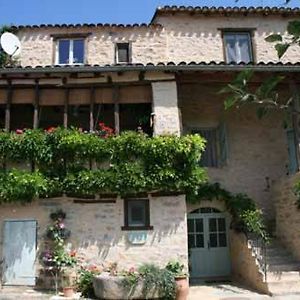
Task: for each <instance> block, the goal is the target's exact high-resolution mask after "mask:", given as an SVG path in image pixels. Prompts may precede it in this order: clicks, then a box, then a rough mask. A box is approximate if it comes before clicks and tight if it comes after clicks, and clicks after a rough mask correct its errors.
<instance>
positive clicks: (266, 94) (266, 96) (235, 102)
mask: <svg viewBox="0 0 300 300" xmlns="http://www.w3.org/2000/svg"><path fill="white" fill-rule="evenodd" d="M253 75H254V73H253V71H251V70H245V71H242V72H240V73H239V74H238V76H237V77H236V78H235V79H234V80H233V81H232V82H231V83H230V84H228V85H227V86H226V87H224V88H223V89H221V90H220V92H219V93H222V94H224V93H226V94H228V97H227V98H226V99H225V101H224V107H225V109H226V110H228V109H231V108H234V107H236V108H240V107H242V106H244V105H256V109H257V111H256V113H257V117H258V118H259V119H261V118H263V117H264V116H265V115H267V114H268V113H269V112H270V111H272V110H281V111H283V112H285V113H286V114H287V115H288V114H289V113H290V112H291V110H292V107H291V106H290V103H291V101H292V97H291V98H287V99H279V94H278V92H277V88H278V85H279V84H280V83H281V82H282V80H283V79H284V77H283V76H271V77H269V78H268V79H266V80H264V81H263V82H262V83H261V84H260V86H259V87H258V88H256V89H253V88H251V79H252V77H253Z"/></svg>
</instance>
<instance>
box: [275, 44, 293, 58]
mask: <svg viewBox="0 0 300 300" xmlns="http://www.w3.org/2000/svg"><path fill="white" fill-rule="evenodd" d="M290 46H291V44H289V43H280V44H276V45H275V49H276V51H277V54H278V57H279V58H281V57H282V56H283V55H284V54H285V52H286V51H287V49H289V47H290Z"/></svg>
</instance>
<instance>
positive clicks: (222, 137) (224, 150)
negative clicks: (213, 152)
mask: <svg viewBox="0 0 300 300" xmlns="http://www.w3.org/2000/svg"><path fill="white" fill-rule="evenodd" d="M217 132H218V140H219V149H220V150H219V166H220V167H223V166H224V165H226V163H227V159H228V142H227V130H226V126H225V123H224V122H221V123H220V125H219V127H218V130H217Z"/></svg>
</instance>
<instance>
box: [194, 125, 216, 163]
mask: <svg viewBox="0 0 300 300" xmlns="http://www.w3.org/2000/svg"><path fill="white" fill-rule="evenodd" d="M216 132H217V131H216V129H215V128H199V129H195V130H192V133H198V134H200V135H201V137H203V138H204V139H205V140H206V145H205V151H204V152H203V153H202V154H201V159H200V165H201V166H203V167H212V168H216V167H218V155H217V135H216Z"/></svg>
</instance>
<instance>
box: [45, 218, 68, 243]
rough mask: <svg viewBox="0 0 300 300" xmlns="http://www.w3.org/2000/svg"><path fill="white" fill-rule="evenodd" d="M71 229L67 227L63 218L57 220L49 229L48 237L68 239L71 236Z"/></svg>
mask: <svg viewBox="0 0 300 300" xmlns="http://www.w3.org/2000/svg"><path fill="white" fill-rule="evenodd" d="M70 235H71V231H70V230H68V229H66V228H65V224H64V222H63V221H62V220H57V221H55V222H54V224H53V225H51V226H49V227H48V229H47V237H48V238H49V239H52V240H59V239H62V240H66V239H68V238H69V237H70Z"/></svg>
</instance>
